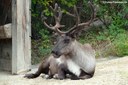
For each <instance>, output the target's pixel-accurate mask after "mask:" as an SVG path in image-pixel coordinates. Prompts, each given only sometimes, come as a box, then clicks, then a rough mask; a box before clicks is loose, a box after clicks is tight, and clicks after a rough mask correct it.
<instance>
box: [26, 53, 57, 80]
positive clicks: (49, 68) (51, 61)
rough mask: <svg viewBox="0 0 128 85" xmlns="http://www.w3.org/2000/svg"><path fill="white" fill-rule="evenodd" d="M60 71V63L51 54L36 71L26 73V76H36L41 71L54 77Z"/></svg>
mask: <svg viewBox="0 0 128 85" xmlns="http://www.w3.org/2000/svg"><path fill="white" fill-rule="evenodd" d="M57 72H58V65H57V62H56V59H55V58H54V57H53V56H52V55H50V56H49V57H48V58H45V59H43V61H42V62H41V64H40V66H39V68H38V70H37V71H36V72H35V73H31V74H26V75H25V76H24V77H26V78H36V77H38V76H39V75H40V74H41V73H44V74H48V75H49V77H48V78H52V77H53V76H54V75H55V74H57Z"/></svg>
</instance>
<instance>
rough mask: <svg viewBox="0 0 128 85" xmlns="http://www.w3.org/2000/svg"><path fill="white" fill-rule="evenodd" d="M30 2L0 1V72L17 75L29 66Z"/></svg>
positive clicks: (25, 0)
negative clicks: (4, 71)
mask: <svg viewBox="0 0 128 85" xmlns="http://www.w3.org/2000/svg"><path fill="white" fill-rule="evenodd" d="M30 5H31V0H1V1H0V70H6V71H10V72H12V74H19V73H21V72H23V71H27V70H29V69H30V66H31V12H30V7H31V6H30Z"/></svg>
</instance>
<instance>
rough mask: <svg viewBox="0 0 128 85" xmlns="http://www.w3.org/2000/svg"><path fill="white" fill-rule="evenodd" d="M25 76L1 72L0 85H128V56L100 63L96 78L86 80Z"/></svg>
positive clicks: (98, 63)
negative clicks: (31, 77) (28, 77)
mask: <svg viewBox="0 0 128 85" xmlns="http://www.w3.org/2000/svg"><path fill="white" fill-rule="evenodd" d="M35 70H36V69H33V70H32V71H35ZM23 76H24V74H20V75H11V74H10V73H7V72H0V85H128V56H127V57H123V58H118V59H112V60H105V61H98V62H97V67H96V72H95V75H94V77H93V78H91V79H86V80H70V79H66V80H55V79H49V80H47V79H43V78H42V77H41V76H40V77H38V78H35V79H26V78H23Z"/></svg>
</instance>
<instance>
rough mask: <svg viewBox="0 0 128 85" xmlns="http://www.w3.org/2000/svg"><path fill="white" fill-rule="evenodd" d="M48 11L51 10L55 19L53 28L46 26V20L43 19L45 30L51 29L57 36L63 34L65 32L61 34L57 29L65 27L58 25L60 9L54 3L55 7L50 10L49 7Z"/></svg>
mask: <svg viewBox="0 0 128 85" xmlns="http://www.w3.org/2000/svg"><path fill="white" fill-rule="evenodd" d="M50 9H51V10H52V12H53V16H54V18H55V23H56V24H55V25H54V26H51V25H48V24H47V23H46V21H45V19H46V18H44V20H43V23H44V25H45V26H46V27H47V28H49V29H51V30H53V31H55V32H57V33H59V34H64V33H65V32H62V31H60V30H59V28H62V27H65V25H61V24H60V21H61V18H62V14H63V13H62V11H61V8H60V7H59V6H58V4H57V3H56V4H55V7H54V8H52V7H51V6H50Z"/></svg>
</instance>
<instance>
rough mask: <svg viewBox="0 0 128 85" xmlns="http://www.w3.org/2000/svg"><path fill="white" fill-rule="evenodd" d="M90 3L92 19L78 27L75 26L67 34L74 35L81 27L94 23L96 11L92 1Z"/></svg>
mask: <svg viewBox="0 0 128 85" xmlns="http://www.w3.org/2000/svg"><path fill="white" fill-rule="evenodd" d="M88 3H89V5H90V7H91V11H92V15H91V19H90V20H89V21H88V22H85V23H79V24H78V25H74V26H73V27H72V28H71V29H70V30H69V31H67V33H72V32H73V31H75V30H76V29H80V28H81V27H84V26H88V25H90V23H91V22H92V21H93V19H94V18H95V15H96V11H95V10H94V7H93V4H92V3H91V2H90V1H89V2H88Z"/></svg>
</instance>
